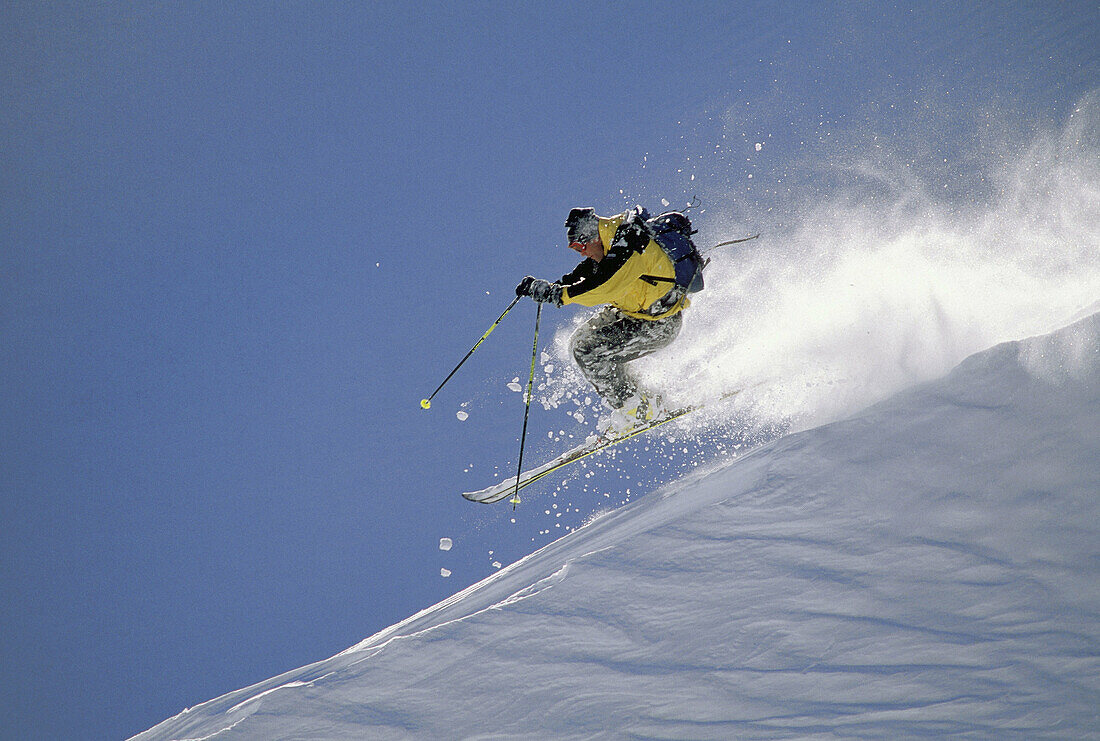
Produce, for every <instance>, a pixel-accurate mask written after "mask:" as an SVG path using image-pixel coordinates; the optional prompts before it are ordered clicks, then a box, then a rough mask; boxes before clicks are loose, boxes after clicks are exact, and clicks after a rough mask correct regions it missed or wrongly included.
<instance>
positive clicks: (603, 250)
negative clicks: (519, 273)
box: [516, 207, 688, 436]
mask: <svg viewBox="0 0 1100 741" xmlns="http://www.w3.org/2000/svg"><path fill="white" fill-rule="evenodd" d="M645 216H646V214H645V212H644V210H642V209H641V208H637V207H636V208H634V209H632V210H630V211H627V212H626V213H623V214H619V215H618V216H613V217H610V218H604V217H600V216H597V215H596V212H595V210H594V209H591V208H575V209H573V210H572V211H570V212H569V218H567V219H566V221H565V226H566V229H567V236H568V239H569V247H570V248H571V249H573V250H575V251H576V252H579V253H580V254H581V255H582V256H584V258H585V259H584V260H583V261H582V262H581V263H580V265H578V266H577V267H576V269H575V270H573V272H571V273H569V274H568V275H564V276H562V277H561V279H560V280H558V281H555V282H553V283H551V282H549V281H545V280H540V279H538V278H533V277H531V276H527V277H525V278H524V279H523V280H522V281H521V282H520V284H519V285H518V286H516V295H517V296H530V297H531V298H533V299H534V300H535V301H540V302H548V303H552V304H555V305H557V306H563V305H565V304H580V305H582V306H598V305H605V306H604V308H603V309H601V310H600V311H598V312H597V313H596V314H595V315H593V316H592V317H591V318H590V319H589V320H588V321H587V322H585V323H584V324H583V325H582V326H581V327H580V328H579V329H578V330H577V331H576V332H575V333H574V334H573V336H572V337H571V338H570V349H571V350H572V352H573V357H574V358H575V359H576V361H577V366H578V367H579V368H580V371H581V373H582V374H583V375H584V377H585V378H586V379H588V381H589V382H590V383H591V384H592V385H593V386H594V387H595V389H596V392H597V393H598V394H599V395H600V396H601V397H602V398H603V400H604V401H605V402H606V403H607V404H608V406H610V407H611V409H612V413H611V415H609V416H608V417H606V418H605V419H604V420H602V421H601V423H600V429H599V431H600V433H601V434H604V435H609V436H615V435H619V434H623V433H625V432H628V431H630V429H631V428H633V427H635V426H637V425H639V424H641V423H643V422H646V421H648V420H651V419H654V418H655V417H657V416H659V415H660V414H661V413H662V412H663V411H664V408H663V405H662V403H661V398H660V396H658V395H656V394H654V393H652V392H651V391H647V390H645V389H642V388H640V387H639V386H638V384H637V382H636V381H635V380H634V378H633V377H632V376H631V375H630V374H629V373H628V372H627V371H626V368H625V367H624V366H625V364H626V363H629V362H630V361H632V360H637V359H638V358H642V357H645V356H646V355H649V354H651V353H653V352H655V351H657V350H660V349H661V348H663V347H666V346H667V345H669V344H670V343H671V342H672V341H673V340H674V339H675V338H676V335H677V334H679V332H680V326H681V325H682V324H683V316H682V311H683V309H684V308H685V307H686V306H687V305H688V302H687V298H686V295H685V292H684V289H683V288H680V287H678V286H677V285H676V282H675V278H676V270H675V266H674V265H673V262H672V260H671V259H670V258H669V257H668V255H667V254H666V253H665V251H664V250H663V249H662V248H661V246H660V245H659V244H657V242H655V241H654V239H653V234H652V230H651V229H650V228H649V226H648V225H647V224H646V219H645Z"/></svg>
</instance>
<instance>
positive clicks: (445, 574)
mask: <svg viewBox="0 0 1100 741" xmlns="http://www.w3.org/2000/svg"><path fill="white" fill-rule="evenodd" d="M439 575H440V576H442V577H443V578H444V579H446V578H447V577H448V576H450V575H451V572H450V570H449V569H440V570H439Z"/></svg>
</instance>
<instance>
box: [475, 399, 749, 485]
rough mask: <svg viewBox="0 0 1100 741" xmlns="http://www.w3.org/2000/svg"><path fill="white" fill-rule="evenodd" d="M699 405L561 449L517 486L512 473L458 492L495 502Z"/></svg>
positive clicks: (670, 420)
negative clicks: (497, 480)
mask: <svg viewBox="0 0 1100 741" xmlns="http://www.w3.org/2000/svg"><path fill="white" fill-rule="evenodd" d="M736 393H738V391H732V392H729V393H726V394H723V395H722V396H721V397H720V400H721V399H728V398H729V397H731V396H733V395H734V394H736ZM703 406H704V405H701V404H700V405H696V406H689V407H683V408H681V409H676V410H674V411H671V412H669V413H668V414H666V415H664V416H663V417H661V418H660V419H655V420H653V421H652V422H648V423H646V424H644V425H640V426H638V427H635V428H633V429H632V430H630V431H629V432H627V433H626V434H623V435H619V436H617V437H613V438H597V439H596V440H595V441H591V442H584V443H582V444H580V445H578V446H577V447H575V448H573V449H572V450H568V451H566V452H564V453H562V454H561V455H559V456H558V457H557V458H554V459H553V460H550V461H547V462H546V463H544V464H542V465H541V466H538V467H537V468H533V469H531V470H529V471H524V472H523V473H522V474H520V475H519V486H518V487H517V486H516V477H515V476H512V477H511V478H509V479H507V480H505V481H501V482H499V483H496V484H493V485H492V486H489V487H486V488H485V489H481V490H480V491H467V492H463V493H462V496H463V497H465V498H466V499H469V500H470V501H471V502H481V503H484V504H491V503H493V502H499V501H500V500H501V499H504V498H505V497H507V496H508V495H509V494H512V493H514V492H517V491H518V490H519V489H523V488H524V487H527V486H530V485H531V484H533V483H535V482H536V481H540V480H542V479H543V478H544V477H546V476H548V475H550V474H552V473H554V472H555V471H557V470H559V469H562V468H565V467H566V466H568V465H571V464H573V463H576V462H577V461H579V460H582V459H584V458H587V457H588V456H590V455H594V454H595V453H599V452H600V451H601V450H606V449H607V448H610V447H612V446H615V445H618V444H619V443H622V442H626V441H627V440H630V439H631V438H634V437H637V436H638V435H641V434H643V433H646V432H649V431H650V430H654V429H656V428H658V427H661V426H662V425H666V424H668V423H669V422H675V421H676V420H678V419H682V418H683V417H685V416H687V415H688V414H691V413H692V412H694V411H697V410H699V409H702V408H703ZM516 503H518V500H517V502H516Z"/></svg>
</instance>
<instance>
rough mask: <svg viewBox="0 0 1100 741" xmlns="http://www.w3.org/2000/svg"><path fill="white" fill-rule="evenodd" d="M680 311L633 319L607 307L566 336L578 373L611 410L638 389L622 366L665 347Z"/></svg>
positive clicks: (680, 319)
mask: <svg viewBox="0 0 1100 741" xmlns="http://www.w3.org/2000/svg"><path fill="white" fill-rule="evenodd" d="M683 323H684V319H683V315H682V313H677V314H674V315H672V316H670V317H668V318H667V319H658V320H656V321H646V320H645V319H634V318H632V317H628V316H626V315H625V314H622V313H620V312H619V311H618V310H616V309H613V308H611V307H607V308H604V309H602V310H601V311H599V312H598V313H597V314H595V315H594V316H593V317H592V318H591V319H589V320H588V321H587V322H585V323H584V324H582V325H581V326H580V327H579V328H578V329H577V331H576V332H574V333H573V336H572V337H571V338H570V339H569V345H570V349H572V351H573V357H574V358H575V359H576V361H577V366H578V367H579V368H580V371H581V373H582V374H583V375H584V377H585V378H587V379H588V381H589V383H591V384H592V385H593V386H594V387H595V388H596V393H598V394H599V395H600V396H602V397H603V399H604V401H606V402H607V403H608V404H610V405H611V407H612V408H613V409H618V408H620V407H622V405H623V402H625V401H626V400H627V399H629V398H630V397H631V396H633V395H634V394H635V393H637V391H638V384H637V383H636V382H635V381H634V378H633V377H632V376H631V375H630V374H629V373H627V372H626V369H625V368H624V367H623V366H624V365H625V364H626V363H629V362H630V361H631V360H637V359H638V358H644V357H645V356H646V355H649V354H650V353H653V352H656V351H657V350H660V349H661V348H662V347H666V346H667V345H668V344H669V343H671V342H672V341H673V340H674V339H676V335H678V334H679V333H680V326H681V325H682V324H683Z"/></svg>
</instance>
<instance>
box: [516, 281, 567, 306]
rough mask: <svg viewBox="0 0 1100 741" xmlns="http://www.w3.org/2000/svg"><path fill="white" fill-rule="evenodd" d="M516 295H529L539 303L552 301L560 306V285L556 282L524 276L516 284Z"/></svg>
mask: <svg viewBox="0 0 1100 741" xmlns="http://www.w3.org/2000/svg"><path fill="white" fill-rule="evenodd" d="M516 295H517V296H530V297H531V298H533V299H534V300H535V301H538V302H539V303H546V302H550V303H554V304H557V305H558V306H561V286H560V285H559V284H557V283H551V282H550V281H546V280H542V279H541V278H533V277H531V276H530V275H528V276H526V277H525V278H524V279H523V280H521V281H520V282H519V285H518V286H516Z"/></svg>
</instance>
